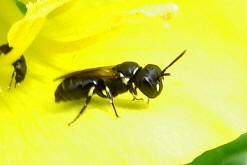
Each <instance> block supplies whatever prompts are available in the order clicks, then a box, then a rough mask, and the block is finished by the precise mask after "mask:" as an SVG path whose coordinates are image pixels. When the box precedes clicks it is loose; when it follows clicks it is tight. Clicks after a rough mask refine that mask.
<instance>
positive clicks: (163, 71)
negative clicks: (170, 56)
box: [161, 50, 187, 76]
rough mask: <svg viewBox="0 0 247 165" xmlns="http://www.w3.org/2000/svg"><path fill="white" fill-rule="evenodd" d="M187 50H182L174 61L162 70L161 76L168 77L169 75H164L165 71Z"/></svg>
mask: <svg viewBox="0 0 247 165" xmlns="http://www.w3.org/2000/svg"><path fill="white" fill-rule="evenodd" d="M186 51H187V50H184V51H183V52H182V53H181V54H180V55H179V56H178V57H177V58H176V59H175V60H173V61H172V62H171V63H170V64H169V65H168V66H167V67H165V69H163V70H162V72H161V75H162V76H169V75H170V74H167V73H165V71H166V70H167V69H168V68H169V67H170V66H172V65H173V64H174V63H175V62H176V61H177V60H179V59H180V58H181V57H182V56H183V55H184V54H185V53H186Z"/></svg>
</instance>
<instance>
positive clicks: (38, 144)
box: [0, 0, 247, 165]
mask: <svg viewBox="0 0 247 165" xmlns="http://www.w3.org/2000/svg"><path fill="white" fill-rule="evenodd" d="M77 3H79V2H77ZM81 3H82V2H81ZM116 4H117V3H114V4H113V5H111V4H109V6H105V5H102V8H103V9H101V7H100V6H101V5H99V4H98V6H97V7H95V8H93V7H91V8H90V9H91V10H93V12H92V11H91V12H90V10H89V9H87V10H86V11H85V10H80V11H77V12H75V11H76V10H75V9H78V10H79V9H84V8H86V7H88V6H87V5H88V4H85V6H86V7H84V8H83V6H71V8H70V9H69V10H71V11H69V10H68V11H65V12H64V13H63V12H61V13H58V14H56V13H54V15H53V17H51V18H49V20H46V23H47V24H46V23H45V24H44V26H43V29H42V30H41V32H40V34H39V35H38V36H37V38H36V40H35V41H34V42H33V44H32V45H31V47H30V48H29V49H28V50H27V51H26V52H25V55H26V56H27V64H28V73H27V78H26V79H25V81H24V82H23V83H22V84H21V85H20V86H19V87H18V88H16V89H12V90H11V91H10V92H7V90H6V89H4V86H5V87H6V88H7V84H8V82H9V79H8V76H10V73H7V72H2V73H3V74H4V77H3V79H1V81H0V83H1V87H2V92H1V93H0V94H1V101H0V105H1V107H2V112H1V117H0V122H2V124H1V126H0V127H1V128H0V131H1V132H0V134H1V135H2V136H0V146H1V148H0V154H1V155H2V156H1V157H0V162H1V163H2V162H3V163H2V164H7V163H9V164H10V163H11V164H162V165H163V164H168V165H170V164H185V163H188V162H190V161H192V160H193V159H194V158H195V157H196V156H198V155H199V154H200V153H202V152H203V151H205V150H208V149H212V148H214V147H216V146H219V145H222V144H224V143H227V142H229V141H231V140H233V139H235V138H236V137H238V136H239V135H240V134H242V133H244V132H245V130H246V125H247V123H246V117H247V114H246V111H245V110H246V107H247V105H246V102H245V100H246V91H247V87H246V85H245V84H246V83H247V79H246V76H245V74H246V54H247V51H246V49H245V45H246V38H245V36H246V34H247V33H246V31H245V28H246V24H244V23H243V21H241V20H246V14H247V13H246V10H245V6H246V2H241V3H240V2H239V3H236V1H227V2H225V1H217V2H215V1H207V2H201V1H200V2H199V1H193V0H190V1H186V2H178V6H179V14H178V16H177V17H176V19H174V20H172V22H171V26H170V27H169V28H167V26H165V27H164V26H163V23H164V22H163V20H162V19H159V20H161V21H158V20H157V19H156V18H155V19H153V18H151V19H150V18H147V17H146V16H145V15H144V16H143V15H142V14H141V16H140V15H137V16H135V15H131V16H130V17H129V16H127V17H125V16H122V15H121V17H120V18H121V19H120V22H119V21H114V19H113V20H112V18H115V16H118V14H116V13H119V12H120V13H121V12H122V11H128V12H130V11H132V12H133V11H142V10H140V9H142V8H143V6H144V8H145V9H146V7H145V6H147V5H148V4H143V5H140V6H138V5H137V4H141V2H139V3H136V4H135V5H134V4H133V3H130V7H128V5H129V3H127V2H126V4H125V3H121V4H125V5H126V6H123V5H121V6H119V7H117V5H116ZM153 5H154V4H151V7H153ZM89 6H90V5H89ZM108 7H109V8H108ZM116 7H117V8H116ZM94 9H95V10H94ZM100 9H101V10H100ZM112 9H114V10H113V11H112V12H114V13H113V14H111V10H112ZM138 9H139V10H138ZM148 11H149V9H148ZM229 11H233V12H230V13H229ZM67 12H71V13H67ZM74 12H75V13H74ZM84 12H85V13H86V14H85V13H84ZM79 13H80V16H81V17H83V20H86V18H87V17H90V16H91V15H88V14H89V13H90V14H93V13H95V15H93V16H92V17H91V18H92V19H93V20H90V19H88V21H89V22H83V23H82V22H80V21H78V20H80V19H78V14H79ZM100 13H102V15H100ZM134 13H135V12H134ZM137 13H138V12H137ZM144 13H145V12H144ZM73 14H74V15H73ZM104 14H105V15H104ZM125 14H126V13H125ZM70 15H71V16H73V17H71V18H69V16H70ZM63 16H64V17H63ZM97 16H98V17H99V18H98V19H97ZM104 16H107V17H106V18H105V19H104ZM137 18H138V19H137ZM94 19H95V20H94ZM101 19H102V21H101V22H98V21H100V20H101ZM66 20H70V21H67V22H68V24H69V23H71V24H69V25H71V26H68V29H66V28H64V27H65V26H66V24H62V25H59V23H60V21H62V23H65V22H66ZM136 21H137V23H135V22H136ZM76 22H78V25H77V24H76ZM129 22H131V23H129ZM132 22H134V23H132ZM85 23H88V24H86V25H85ZM94 23H95V24H96V25H95V27H94V26H93V25H94ZM112 24H113V25H114V26H115V25H117V27H120V28H118V29H117V30H110V31H109V33H104V32H105V31H106V30H107V27H108V25H112ZM72 25H73V26H72ZM81 25H83V26H82V27H81V28H79V27H80V26H81ZM118 25H120V26H118ZM56 29H57V31H56ZM85 29H86V31H85ZM73 30H75V31H73ZM56 32H57V33H56ZM76 32H78V34H77V33H76ZM70 34H71V35H70ZM76 34H77V35H76ZM47 41H49V42H47ZM83 41H84V42H83ZM73 42H74V44H75V46H74V45H73V44H72V43H73ZM60 44H63V45H60ZM69 45H70V46H71V48H69V47H68V46H69ZM45 48H46V49H45ZM59 48H60V50H59ZM63 48H64V49H63ZM76 48H78V49H76ZM184 49H187V50H188V52H187V53H186V55H185V56H184V57H183V58H182V59H181V60H179V61H178V62H177V63H176V64H175V65H174V66H173V67H172V68H171V69H170V70H169V72H171V74H172V76H170V77H166V79H165V84H164V85H165V86H164V89H163V92H162V94H161V95H160V96H159V97H157V98H156V99H153V100H151V101H150V103H149V105H147V104H145V103H144V102H141V101H136V102H131V101H130V100H131V96H130V95H129V94H124V95H120V96H119V97H117V98H115V99H114V101H115V104H116V107H117V111H118V113H119V115H120V119H116V118H115V117H114V114H113V110H112V107H111V105H109V102H108V100H106V99H103V98H99V97H97V96H95V97H94V98H93V100H92V102H91V103H90V104H89V106H88V108H87V109H86V111H85V112H84V113H83V115H82V116H81V117H80V119H79V120H78V121H77V122H76V123H74V125H72V126H71V127H67V125H66V124H67V123H68V122H69V121H71V120H72V119H73V118H74V117H75V115H76V114H77V113H78V111H79V110H80V108H81V107H82V106H83V104H84V101H83V100H82V101H74V102H67V103H61V104H55V103H54V91H55V89H56V86H57V85H58V83H59V82H53V81H52V80H53V79H54V78H55V77H57V76H60V75H62V74H65V73H68V72H70V71H74V70H80V69H85V68H91V67H97V66H103V65H115V64H119V63H121V62H123V61H130V60H131V61H136V62H138V63H139V64H140V65H142V66H144V65H145V64H149V63H153V64H157V65H158V66H160V67H162V68H164V67H165V66H166V65H168V64H169V62H170V61H172V60H173V59H174V58H175V57H176V56H177V55H178V54H179V53H180V52H181V51H182V50H184Z"/></svg>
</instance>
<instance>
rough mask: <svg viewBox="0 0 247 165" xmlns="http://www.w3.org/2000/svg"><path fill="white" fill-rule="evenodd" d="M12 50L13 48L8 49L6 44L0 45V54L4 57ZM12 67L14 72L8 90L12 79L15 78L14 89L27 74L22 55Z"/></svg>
mask: <svg viewBox="0 0 247 165" xmlns="http://www.w3.org/2000/svg"><path fill="white" fill-rule="evenodd" d="M12 49H13V48H12V47H9V45H8V44H4V45H1V46H0V54H2V53H3V54H5V55H6V54H8V53H9V52H10V51H11V50H12ZM12 65H13V67H14V71H13V73H12V76H11V80H10V83H9V87H8V88H9V89H10V88H11V84H12V81H13V78H15V87H16V85H17V84H19V83H21V82H22V81H23V80H24V79H25V76H26V73H27V64H26V61H25V58H24V56H23V55H22V56H21V57H20V58H19V59H18V60H16V61H15V62H14V63H13V64H12Z"/></svg>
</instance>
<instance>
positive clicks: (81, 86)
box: [55, 50, 186, 125]
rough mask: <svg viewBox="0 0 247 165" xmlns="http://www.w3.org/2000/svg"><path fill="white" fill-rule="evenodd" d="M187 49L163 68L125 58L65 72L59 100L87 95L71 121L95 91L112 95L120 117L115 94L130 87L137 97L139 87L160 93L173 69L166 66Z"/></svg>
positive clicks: (57, 95)
mask: <svg viewBox="0 0 247 165" xmlns="http://www.w3.org/2000/svg"><path fill="white" fill-rule="evenodd" d="M185 52H186V50H184V51H183V52H182V53H181V54H180V55H179V56H178V57H177V58H176V59H175V60H173V61H172V62H171V63H170V64H169V65H168V66H167V67H166V68H165V69H163V70H161V69H160V68H159V67H158V66H157V65H153V64H148V65H146V66H145V67H144V68H142V67H141V66H139V65H138V64H137V63H135V62H124V63H122V64H119V65H115V66H105V67H98V68H92V69H86V70H81V71H76V72H72V73H69V74H66V75H63V76H61V77H58V78H56V79H55V80H58V79H63V81H62V82H61V83H60V84H59V85H58V87H57V89H56V91H55V102H59V101H69V100H75V99H81V98H86V102H85V104H84V106H83V107H82V109H81V111H80V112H79V113H78V115H77V116H76V117H75V118H74V119H73V120H72V121H71V122H70V123H68V125H71V124H72V123H73V122H75V121H76V120H77V119H78V118H79V117H80V115H81V114H82V113H83V111H84V110H85V109H86V107H87V105H88V104H89V102H90V100H91V98H92V95H93V94H97V95H98V96H100V97H103V98H108V99H109V100H110V103H111V104H112V107H113V109H114V112H115V115H116V117H119V115H118V113H117V111H116V108H115V105H114V102H113V97H115V96H117V95H118V94H121V93H124V92H127V91H129V92H130V93H131V94H132V95H133V100H135V99H137V98H136V96H137V88H138V89H139V90H140V91H141V92H142V93H143V94H144V95H146V96H147V97H148V98H155V97H157V96H158V95H159V94H160V93H161V91H162V89H163V82H162V80H163V77H164V76H169V75H170V73H165V72H166V70H167V69H168V68H169V67H170V66H172V65H173V64H174V63H175V62H176V61H177V60H178V59H180V58H181V57H182V56H183V55H184V54H185Z"/></svg>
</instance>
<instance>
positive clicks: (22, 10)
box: [13, 0, 27, 14]
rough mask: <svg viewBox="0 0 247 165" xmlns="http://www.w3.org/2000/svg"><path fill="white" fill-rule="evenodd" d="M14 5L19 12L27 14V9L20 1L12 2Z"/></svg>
mask: <svg viewBox="0 0 247 165" xmlns="http://www.w3.org/2000/svg"><path fill="white" fill-rule="evenodd" d="M13 1H14V2H15V4H16V6H17V7H18V8H19V10H20V11H21V12H22V13H23V14H25V13H26V12H27V7H26V5H25V4H24V3H22V2H21V1H19V0H13Z"/></svg>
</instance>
